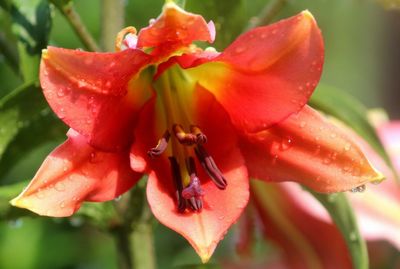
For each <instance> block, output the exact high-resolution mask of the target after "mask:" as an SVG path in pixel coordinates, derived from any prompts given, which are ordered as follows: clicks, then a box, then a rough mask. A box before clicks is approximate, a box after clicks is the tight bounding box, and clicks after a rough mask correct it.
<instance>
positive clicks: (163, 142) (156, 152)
mask: <svg viewBox="0 0 400 269" xmlns="http://www.w3.org/2000/svg"><path fill="white" fill-rule="evenodd" d="M170 136H171V135H170V134H169V131H168V130H166V131H165V133H164V134H163V136H162V137H161V138H160V140H159V141H158V144H157V146H155V147H154V148H152V149H150V150H149V151H148V152H147V155H149V157H150V158H155V157H157V156H160V155H161V154H162V153H163V152H164V151H165V150H166V149H167V146H168V141H169V138H170Z"/></svg>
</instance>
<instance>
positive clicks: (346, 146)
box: [344, 143, 351, 151]
mask: <svg viewBox="0 0 400 269" xmlns="http://www.w3.org/2000/svg"><path fill="white" fill-rule="evenodd" d="M350 149H351V144H350V143H347V144H346V145H344V150H345V151H349V150H350Z"/></svg>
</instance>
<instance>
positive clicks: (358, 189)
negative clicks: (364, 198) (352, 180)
mask: <svg viewBox="0 0 400 269" xmlns="http://www.w3.org/2000/svg"><path fill="white" fill-rule="evenodd" d="M366 188H367V187H366V186H365V185H361V186H358V187H355V188H353V189H351V192H353V193H356V192H364V191H365V189H366Z"/></svg>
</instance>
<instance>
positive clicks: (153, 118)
mask: <svg viewBox="0 0 400 269" xmlns="http://www.w3.org/2000/svg"><path fill="white" fill-rule="evenodd" d="M130 32H132V28H130ZM124 33H126V31H125V30H123V31H122V34H121V35H123V34H124ZM121 35H120V36H119V37H118V38H117V50H120V49H121V46H120V45H119V44H120V43H121ZM214 35H215V30H214V25H213V24H212V23H209V24H207V23H206V22H205V21H204V19H203V18H202V17H201V16H199V15H195V14H191V13H187V12H185V11H183V10H182V9H180V8H179V7H177V6H176V5H174V4H172V3H168V4H166V5H165V6H164V9H163V13H162V14H161V15H160V17H159V18H158V19H156V20H155V21H154V22H153V23H152V24H151V25H150V26H148V27H147V28H144V29H142V30H141V31H140V32H139V34H138V36H137V37H136V36H132V35H131V36H130V38H128V39H125V40H124V44H125V45H126V46H127V49H125V50H122V51H119V52H116V53H90V52H84V51H79V50H68V49H62V48H55V47H48V48H47V50H45V51H44V52H43V57H42V64H41V71H40V80H41V85H42V88H43V92H44V95H45V97H46V99H47V101H48V102H49V104H50V106H51V108H52V109H53V110H54V112H55V113H56V114H57V115H58V117H59V118H60V119H62V120H63V121H64V122H65V123H66V124H67V125H68V126H70V127H71V130H70V131H69V132H68V134H67V135H68V139H67V141H66V142H65V143H64V144H62V145H61V146H59V147H58V148H57V149H55V150H54V151H53V152H52V153H51V154H50V155H49V156H48V157H47V158H46V160H45V161H44V163H43V164H42V166H41V168H40V169H39V171H38V172H37V174H36V175H35V177H34V179H33V180H32V182H31V183H30V185H29V186H28V187H27V189H26V190H24V191H23V192H22V193H21V194H20V195H19V196H18V197H17V198H15V199H14V200H13V201H12V203H13V204H14V205H15V206H19V207H24V208H27V209H29V210H32V211H34V212H36V213H38V214H41V215H47V216H58V217H60V216H69V215H71V214H73V213H74V212H75V211H76V210H78V209H79V207H80V204H81V203H82V202H83V201H105V200H110V199H113V198H115V197H117V196H119V195H121V194H122V193H124V192H125V191H127V190H128V189H130V188H131V187H132V186H133V185H134V184H135V183H136V182H137V181H138V180H139V179H140V178H141V177H142V175H143V174H148V175H149V178H148V183H147V198H148V202H149V204H150V207H151V210H152V212H153V214H154V215H155V217H156V218H157V219H158V220H159V221H160V222H161V223H163V224H165V225H166V226H168V227H170V228H171V229H173V230H175V231H177V232H178V233H180V234H181V235H183V236H184V237H185V238H186V239H187V240H188V241H189V242H190V243H191V244H192V246H193V247H194V248H195V250H196V251H197V253H198V254H199V255H200V257H201V258H202V260H203V261H207V260H208V259H209V258H210V256H211V255H212V253H213V251H214V249H215V247H216V245H217V243H218V242H219V241H220V240H221V239H222V238H223V236H224V234H225V233H226V231H227V229H228V228H229V227H230V226H231V225H232V223H234V222H235V221H236V220H237V218H238V217H239V216H240V214H241V213H242V211H243V209H244V207H245V206H246V204H247V202H248V198H249V178H250V177H251V178H258V179H262V180H265V181H284V180H291V181H297V182H300V183H302V184H305V185H307V186H309V187H311V188H313V189H315V190H317V191H321V192H335V191H344V190H349V189H351V188H354V187H357V186H360V185H363V184H365V183H367V182H369V181H375V180H379V179H380V174H379V173H377V172H376V171H375V170H374V169H373V168H372V167H371V166H370V164H369V163H368V161H367V159H366V158H365V157H364V155H363V154H362V152H361V151H360V150H359V148H358V147H357V146H356V145H355V144H353V143H352V142H351V141H350V140H349V139H347V137H346V136H345V135H344V134H343V133H342V132H341V131H340V130H339V129H338V128H336V127H334V126H332V125H330V124H328V123H327V122H325V121H324V119H323V118H322V117H321V116H320V115H319V114H318V113H317V112H315V111H314V110H312V109H311V108H309V107H304V105H305V104H306V103H307V101H308V98H309V97H310V95H311V94H312V91H313V90H314V88H315V87H316V85H317V83H318V80H319V78H320V75H321V70H322V64H323V42H322V37H321V34H320V31H319V29H318V27H317V25H316V22H315V20H314V18H313V17H312V15H311V14H310V13H309V12H308V11H304V12H302V13H300V14H298V15H296V16H294V17H291V18H289V19H286V20H282V21H280V22H278V23H275V24H273V25H270V26H267V27H260V28H256V29H253V30H251V31H249V32H247V33H245V34H243V35H241V36H240V37H238V38H237V39H236V40H235V41H234V42H233V43H232V44H231V45H230V46H229V47H228V48H226V49H225V50H224V51H223V52H222V53H218V52H215V51H212V50H202V49H200V48H198V47H197V46H195V45H193V44H192V42H193V41H208V42H212V41H213V40H214ZM346 163H352V170H351V173H348V171H347V172H346V171H344V169H343V165H345V164H346Z"/></svg>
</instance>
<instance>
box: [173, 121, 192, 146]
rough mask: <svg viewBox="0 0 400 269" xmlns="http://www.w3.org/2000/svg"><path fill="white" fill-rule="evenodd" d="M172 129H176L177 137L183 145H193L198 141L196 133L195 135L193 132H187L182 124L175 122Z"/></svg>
mask: <svg viewBox="0 0 400 269" xmlns="http://www.w3.org/2000/svg"><path fill="white" fill-rule="evenodd" d="M172 129H173V131H174V134H175V137H176V138H177V139H178V141H179V143H181V144H182V145H187V146H191V145H194V144H196V141H197V137H196V135H194V134H192V133H186V132H185V131H184V130H183V127H182V125H180V124H174V126H173V127H172Z"/></svg>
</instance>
